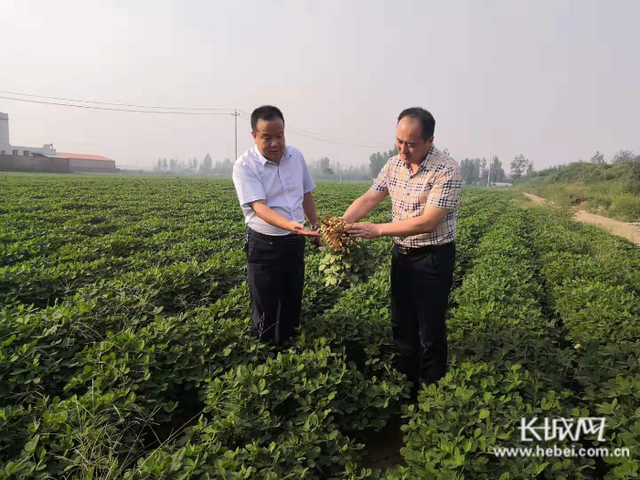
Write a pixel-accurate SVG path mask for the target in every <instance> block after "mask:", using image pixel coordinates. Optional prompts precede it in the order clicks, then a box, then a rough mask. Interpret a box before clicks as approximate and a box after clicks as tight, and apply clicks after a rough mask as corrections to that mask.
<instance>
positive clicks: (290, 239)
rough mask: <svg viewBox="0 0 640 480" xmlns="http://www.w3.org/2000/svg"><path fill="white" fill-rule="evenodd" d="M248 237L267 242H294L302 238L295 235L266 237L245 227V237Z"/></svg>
mask: <svg viewBox="0 0 640 480" xmlns="http://www.w3.org/2000/svg"><path fill="white" fill-rule="evenodd" d="M248 235H252V236H254V237H256V238H260V239H262V240H266V241H268V242H295V241H296V240H299V239H300V237H301V236H302V235H298V234H297V233H289V234H287V235H267V234H265V233H260V232H256V231H255V230H253V229H251V228H249V227H247V236H248Z"/></svg>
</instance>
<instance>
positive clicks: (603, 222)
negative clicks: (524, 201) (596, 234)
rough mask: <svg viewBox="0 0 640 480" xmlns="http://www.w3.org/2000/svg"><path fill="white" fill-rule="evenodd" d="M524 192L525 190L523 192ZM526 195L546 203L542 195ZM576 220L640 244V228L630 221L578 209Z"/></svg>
mask: <svg viewBox="0 0 640 480" xmlns="http://www.w3.org/2000/svg"><path fill="white" fill-rule="evenodd" d="M523 193H524V192H523ZM524 196H525V197H527V198H528V199H530V200H533V201H534V202H536V203H545V202H546V201H547V200H545V199H544V198H542V197H536V196H535V195H531V194H530V193H524ZM573 218H574V220H577V221H579V222H584V223H591V224H593V225H597V226H598V227H600V228H604V229H605V230H607V231H609V232H611V233H613V234H614V235H618V236H620V237H624V238H626V239H627V240H631V241H632V242H633V243H635V244H637V245H640V228H639V227H636V226H635V225H632V224H630V223H625V222H621V221H619V220H614V219H613V218H609V217H603V216H602V215H596V214H594V213H589V212H585V211H584V210H577V211H576V212H575V213H574V215H573Z"/></svg>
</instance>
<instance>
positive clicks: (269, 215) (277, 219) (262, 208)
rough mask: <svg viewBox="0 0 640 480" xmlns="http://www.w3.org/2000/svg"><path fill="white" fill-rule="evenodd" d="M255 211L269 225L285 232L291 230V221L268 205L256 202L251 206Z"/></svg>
mask: <svg viewBox="0 0 640 480" xmlns="http://www.w3.org/2000/svg"><path fill="white" fill-rule="evenodd" d="M251 208H253V211H254V212H255V213H256V215H257V216H258V218H260V219H261V220H264V221H265V222H267V223H268V224H269V225H273V226H274V227H278V228H282V229H283V230H291V220H288V219H286V218H285V217H283V216H282V215H280V214H279V213H278V212H276V211H275V210H273V209H271V208H269V207H268V206H267V204H266V203H262V202H255V203H253V204H252V205H251Z"/></svg>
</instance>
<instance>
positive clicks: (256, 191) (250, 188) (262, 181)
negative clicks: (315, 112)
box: [233, 145, 316, 235]
mask: <svg viewBox="0 0 640 480" xmlns="http://www.w3.org/2000/svg"><path fill="white" fill-rule="evenodd" d="M233 183H234V184H235V186H236V192H237V193H238V200H239V201H240V206H241V207H242V213H243V214H244V221H245V223H246V224H247V226H248V227H249V228H251V229H252V230H255V231H256V232H260V233H264V234H265V235H288V234H290V233H291V232H290V231H289V230H283V229H282V228H278V227H274V226H273V225H271V224H269V223H267V222H265V221H264V220H262V219H261V218H259V217H258V216H257V215H256V214H255V212H254V211H253V210H252V209H251V207H250V206H249V203H251V202H254V201H256V200H264V201H265V202H266V204H267V206H268V207H269V208H271V209H272V210H275V211H276V212H278V213H279V214H280V215H282V216H283V217H284V218H287V219H289V220H294V221H296V222H299V223H302V224H304V210H303V208H302V200H303V197H304V195H305V194H306V193H309V192H310V191H312V190H314V189H315V188H316V184H315V182H314V181H313V178H311V174H310V173H309V169H308V168H307V163H306V162H305V161H304V157H303V156H302V153H301V152H300V150H298V149H297V148H294V147H289V146H287V147H285V150H284V154H283V156H282V160H280V163H279V164H276V163H274V162H272V161H270V160H267V159H266V158H265V157H264V156H263V155H262V154H261V153H260V151H259V150H258V147H257V145H254V146H253V147H252V148H250V149H249V150H247V151H246V152H245V153H244V155H242V156H241V157H240V158H238V159H237V160H236V162H235V163H234V164H233Z"/></svg>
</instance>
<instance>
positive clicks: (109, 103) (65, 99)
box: [0, 90, 233, 113]
mask: <svg viewBox="0 0 640 480" xmlns="http://www.w3.org/2000/svg"><path fill="white" fill-rule="evenodd" d="M0 93H3V94H6V95H18V96H20V97H32V98H44V99H46V100H62V101H65V102H76V103H95V104H96V105H110V106H113V107H135V108H148V109H154V110H184V111H190V110H193V111H223V112H227V113H233V109H230V108H195V107H158V106H152V105H142V104H139V103H114V102H101V101H98V100H80V99H77V98H65V97H48V96H45V95H34V94H31V93H19V92H9V91H6V90H0Z"/></svg>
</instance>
